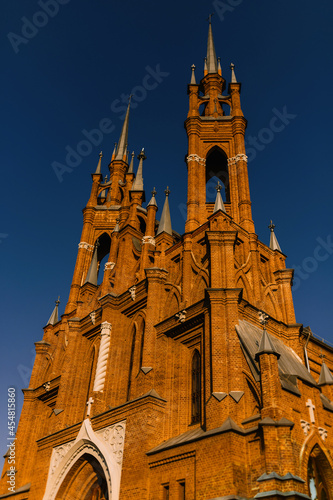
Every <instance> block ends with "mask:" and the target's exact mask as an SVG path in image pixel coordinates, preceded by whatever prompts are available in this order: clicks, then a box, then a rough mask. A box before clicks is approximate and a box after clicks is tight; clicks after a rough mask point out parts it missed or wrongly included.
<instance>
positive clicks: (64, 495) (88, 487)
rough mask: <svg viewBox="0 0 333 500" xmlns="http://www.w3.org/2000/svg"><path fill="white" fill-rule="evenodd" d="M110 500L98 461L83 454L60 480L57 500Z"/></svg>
mask: <svg viewBox="0 0 333 500" xmlns="http://www.w3.org/2000/svg"><path fill="white" fill-rule="evenodd" d="M68 498H70V499H71V500H110V499H109V495H108V488H107V482H106V478H105V475H104V472H103V469H102V467H101V466H100V463H99V462H98V461H97V460H96V459H95V458H94V457H93V456H91V455H89V454H87V453H86V454H84V455H82V457H81V458H80V459H79V460H77V462H76V463H75V464H74V466H73V467H72V469H71V470H70V471H69V473H68V474H67V476H66V478H65V479H64V481H63V482H62V484H61V486H60V488H59V491H58V493H57V499H58V500H66V499H68Z"/></svg>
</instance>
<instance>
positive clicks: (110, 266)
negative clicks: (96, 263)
mask: <svg viewBox="0 0 333 500" xmlns="http://www.w3.org/2000/svg"><path fill="white" fill-rule="evenodd" d="M115 265H116V263H115V262H106V263H105V266H104V271H107V270H110V271H112V269H113V268H114V266H115Z"/></svg>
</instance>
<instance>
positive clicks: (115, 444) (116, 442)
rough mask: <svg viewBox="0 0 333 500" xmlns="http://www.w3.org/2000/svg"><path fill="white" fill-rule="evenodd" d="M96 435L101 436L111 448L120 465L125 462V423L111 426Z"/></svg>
mask: <svg viewBox="0 0 333 500" xmlns="http://www.w3.org/2000/svg"><path fill="white" fill-rule="evenodd" d="M96 434H97V435H98V436H101V437H102V438H103V440H104V441H105V442H106V443H107V444H108V445H109V446H110V448H111V450H112V453H113V456H114V458H115V459H116V462H117V464H118V465H121V464H122V461H123V450H124V440H125V422H120V423H118V424H115V425H110V427H106V428H105V429H102V430H100V431H97V432H96Z"/></svg>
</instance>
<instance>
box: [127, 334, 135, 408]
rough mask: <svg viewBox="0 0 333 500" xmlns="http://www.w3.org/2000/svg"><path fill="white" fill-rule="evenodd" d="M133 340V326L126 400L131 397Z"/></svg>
mask: <svg viewBox="0 0 333 500" xmlns="http://www.w3.org/2000/svg"><path fill="white" fill-rule="evenodd" d="M135 340H136V327H135V326H134V328H133V336H132V344H131V357H130V364H129V370H128V384H127V401H129V400H130V397H131V383H132V371H133V363H134V352H135Z"/></svg>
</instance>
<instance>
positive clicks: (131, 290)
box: [128, 286, 136, 300]
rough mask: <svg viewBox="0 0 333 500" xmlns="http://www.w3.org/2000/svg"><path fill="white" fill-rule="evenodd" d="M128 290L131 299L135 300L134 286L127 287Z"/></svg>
mask: <svg viewBox="0 0 333 500" xmlns="http://www.w3.org/2000/svg"><path fill="white" fill-rule="evenodd" d="M128 291H129V293H130V294H131V297H132V300H135V291H136V286H132V287H131V288H129V289H128Z"/></svg>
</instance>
